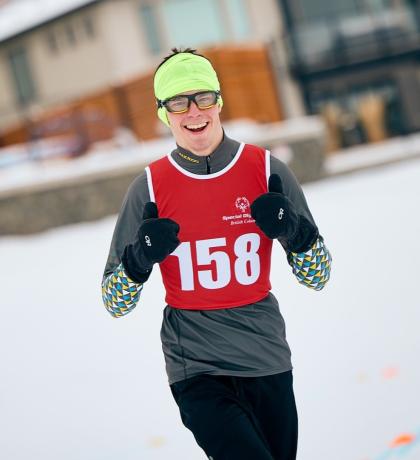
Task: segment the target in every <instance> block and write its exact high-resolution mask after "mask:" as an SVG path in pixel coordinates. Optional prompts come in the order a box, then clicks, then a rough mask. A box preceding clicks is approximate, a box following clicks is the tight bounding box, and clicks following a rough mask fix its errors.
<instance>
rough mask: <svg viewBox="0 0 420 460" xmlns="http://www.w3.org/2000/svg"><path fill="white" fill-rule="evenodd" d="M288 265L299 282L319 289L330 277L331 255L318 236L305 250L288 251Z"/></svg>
mask: <svg viewBox="0 0 420 460" xmlns="http://www.w3.org/2000/svg"><path fill="white" fill-rule="evenodd" d="M287 260H288V262H289V265H290V266H291V267H292V271H293V274H294V275H295V276H296V278H297V279H298V281H299V283H301V284H303V285H304V286H307V287H309V288H311V289H315V290H316V291H320V290H321V289H322V288H323V287H324V286H325V285H326V284H327V281H328V280H329V279H330V271H331V262H332V257H331V254H330V252H329V251H328V248H327V247H326V246H325V244H324V240H323V238H322V237H321V236H320V237H318V239H317V240H316V241H315V243H314V244H313V246H312V247H311V249H309V250H308V251H306V252H289V254H288V255H287Z"/></svg>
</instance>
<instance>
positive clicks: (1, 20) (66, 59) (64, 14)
mask: <svg viewBox="0 0 420 460" xmlns="http://www.w3.org/2000/svg"><path fill="white" fill-rule="evenodd" d="M280 30H281V20H280V16H279V9H278V5H277V3H276V0H216V1H215V0H153V1H152V0H60V1H56V0H8V1H7V0H2V3H1V4H0V88H1V92H0V129H2V128H5V127H7V126H11V125H13V124H15V123H18V122H21V121H22V120H25V119H29V120H30V119H31V118H32V117H33V116H36V115H37V114H38V113H39V112H42V111H43V110H45V109H48V108H49V107H55V106H57V105H59V104H63V103H66V102H68V101H71V100H74V99H75V98H79V97H81V96H83V95H87V94H92V93H94V92H95V91H100V90H102V89H103V88H107V87H110V86H112V85H117V84H120V83H122V82H125V81H128V80H129V79H131V78H134V77H135V76H137V75H141V74H143V73H145V72H147V71H150V69H153V68H154V67H155V66H156V64H157V63H158V62H160V60H161V59H162V57H163V56H165V55H166V54H168V52H169V50H170V48H172V47H173V46H193V47H199V48H201V49H202V48H206V47H208V46H214V45H218V44H225V43H226V44H237V45H238V44H239V45H241V44H249V43H269V42H273V41H274V40H275V36H277V35H278V34H279V31H280ZM284 84H285V85H287V84H289V86H292V83H291V82H290V81H287V79H286V78H284ZM284 92H285V93H287V94H290V91H284ZM289 99H290V97H289ZM286 103H287V101H286Z"/></svg>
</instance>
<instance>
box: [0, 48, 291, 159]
mask: <svg viewBox="0 0 420 460" xmlns="http://www.w3.org/2000/svg"><path fill="white" fill-rule="evenodd" d="M204 54H205V55H206V56H207V57H208V58H209V59H210V60H211V61H212V63H213V65H214V67H215V69H216V71H217V73H218V76H219V80H220V84H221V88H222V95H223V101H224V107H223V111H222V118H223V120H231V119H236V118H249V119H253V120H256V121H259V122H275V121H279V120H282V119H283V118H284V116H283V111H282V107H281V102H280V101H279V97H278V94H277V89H276V84H275V81H274V74H273V70H272V66H271V63H270V60H269V54H268V51H267V50H266V49H265V48H264V47H262V46H258V47H254V48H244V47H241V48H239V47H223V48H212V49H209V50H207V51H204ZM158 123H159V122H158V119H157V116H156V105H155V99H154V95H153V72H150V73H149V74H147V75H143V76H140V77H138V78H136V79H134V80H131V81H129V82H126V83H125V84H122V85H119V86H115V87H113V88H109V89H106V90H104V91H101V92H97V93H95V94H91V95H88V96H86V97H84V98H81V99H78V100H77V101H74V102H72V103H70V104H68V105H67V106H65V107H60V108H55V109H51V110H48V112H44V113H43V114H42V115H41V116H39V117H37V118H34V119H32V120H31V122H30V123H29V122H28V121H27V122H26V123H24V122H22V123H21V124H20V125H19V126H15V127H13V128H11V129H9V130H7V131H5V132H3V133H0V146H1V145H11V144H16V143H22V142H27V141H28V140H30V139H34V138H39V137H51V136H63V135H64V136H74V137H76V138H78V139H79V141H80V145H81V147H80V149H81V152H80V153H82V152H83V151H84V150H86V149H87V148H88V147H89V145H90V144H91V143H93V142H95V141H99V140H105V139H109V138H111V137H112V136H113V133H114V130H115V128H116V127H117V126H120V125H122V126H126V127H128V128H130V129H131V130H132V131H133V132H134V133H135V134H136V136H137V137H138V138H139V139H142V140H147V139H152V138H154V137H158V136H159V133H158Z"/></svg>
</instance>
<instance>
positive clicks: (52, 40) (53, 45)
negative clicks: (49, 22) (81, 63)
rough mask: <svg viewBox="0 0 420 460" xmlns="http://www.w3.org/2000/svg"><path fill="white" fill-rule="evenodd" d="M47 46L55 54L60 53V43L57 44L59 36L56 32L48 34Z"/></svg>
mask: <svg viewBox="0 0 420 460" xmlns="http://www.w3.org/2000/svg"><path fill="white" fill-rule="evenodd" d="M47 44H48V48H49V49H50V51H51V52H52V53H53V54H56V53H58V43H57V36H56V34H55V32H54V31H52V30H51V31H50V32H48V34H47Z"/></svg>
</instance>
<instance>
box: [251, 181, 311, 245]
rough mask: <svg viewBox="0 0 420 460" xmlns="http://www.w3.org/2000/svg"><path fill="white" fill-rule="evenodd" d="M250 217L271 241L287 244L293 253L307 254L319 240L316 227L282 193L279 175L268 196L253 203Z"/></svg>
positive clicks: (260, 197) (269, 182)
mask: <svg viewBox="0 0 420 460" xmlns="http://www.w3.org/2000/svg"><path fill="white" fill-rule="evenodd" d="M251 215H252V218H253V219H255V223H256V224H257V225H258V227H259V228H260V229H261V230H262V231H263V232H264V233H265V234H266V235H267V237H268V238H271V239H275V238H278V239H280V240H282V241H284V242H285V243H286V246H287V249H288V250H290V251H293V252H303V251H306V250H307V249H309V248H310V247H311V246H312V244H313V243H314V242H315V240H316V238H317V237H318V229H317V227H316V226H315V225H313V224H312V223H311V222H309V220H308V219H306V217H304V216H302V215H299V214H298V213H297V211H296V208H295V206H294V204H293V203H292V202H291V201H290V200H289V198H288V197H287V196H286V195H284V194H283V186H282V183H281V179H280V176H279V175H278V174H271V176H270V178H269V180H268V193H264V194H263V195H261V196H259V197H258V198H257V199H256V200H255V201H254V202H253V203H252V204H251Z"/></svg>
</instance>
